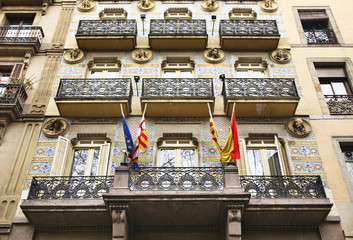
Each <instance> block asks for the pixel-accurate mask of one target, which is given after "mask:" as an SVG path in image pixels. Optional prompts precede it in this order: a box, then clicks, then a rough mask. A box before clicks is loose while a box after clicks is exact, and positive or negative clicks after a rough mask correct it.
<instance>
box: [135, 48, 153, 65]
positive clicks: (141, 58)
mask: <svg viewBox="0 0 353 240" xmlns="http://www.w3.org/2000/svg"><path fill="white" fill-rule="evenodd" d="M152 59H153V53H152V51H151V50H149V49H136V50H134V51H133V52H132V54H131V60H132V61H133V62H135V63H148V62H150V61H151V60H152Z"/></svg>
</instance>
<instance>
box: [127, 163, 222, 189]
mask: <svg viewBox="0 0 353 240" xmlns="http://www.w3.org/2000/svg"><path fill="white" fill-rule="evenodd" d="M129 187H130V190H203V191H207V190H222V189H223V188H224V169H223V168H216V167H212V168H211V167H209V168H207V167H202V168H201V167H200V168H197V167H185V168H176V167H161V168H152V167H150V168H140V169H135V168H130V178H129Z"/></svg>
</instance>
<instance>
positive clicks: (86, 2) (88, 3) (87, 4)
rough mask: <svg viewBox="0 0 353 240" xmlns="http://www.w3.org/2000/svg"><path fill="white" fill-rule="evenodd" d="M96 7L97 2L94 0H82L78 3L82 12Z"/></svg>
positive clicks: (78, 7)
mask: <svg viewBox="0 0 353 240" xmlns="http://www.w3.org/2000/svg"><path fill="white" fill-rule="evenodd" d="M95 8H96V3H95V2H94V1H93V0H82V1H81V2H79V3H78V4H77V9H78V10H79V11H80V12H90V11H92V10H94V9H95Z"/></svg>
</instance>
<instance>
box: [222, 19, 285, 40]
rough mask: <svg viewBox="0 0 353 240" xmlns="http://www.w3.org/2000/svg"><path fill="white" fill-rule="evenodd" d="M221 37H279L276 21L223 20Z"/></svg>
mask: <svg viewBox="0 0 353 240" xmlns="http://www.w3.org/2000/svg"><path fill="white" fill-rule="evenodd" d="M219 33H220V35H221V36H233V35H254V36H261V35H262V36H267V35H279V32H278V27H277V23H276V21H275V20H223V19H222V20H221V22H220V25H219Z"/></svg>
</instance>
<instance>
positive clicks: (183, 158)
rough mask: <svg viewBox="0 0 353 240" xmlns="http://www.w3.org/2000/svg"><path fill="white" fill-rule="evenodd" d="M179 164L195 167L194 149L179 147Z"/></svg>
mask: <svg viewBox="0 0 353 240" xmlns="http://www.w3.org/2000/svg"><path fill="white" fill-rule="evenodd" d="M180 165H181V167H195V150H194V149H180Z"/></svg>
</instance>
